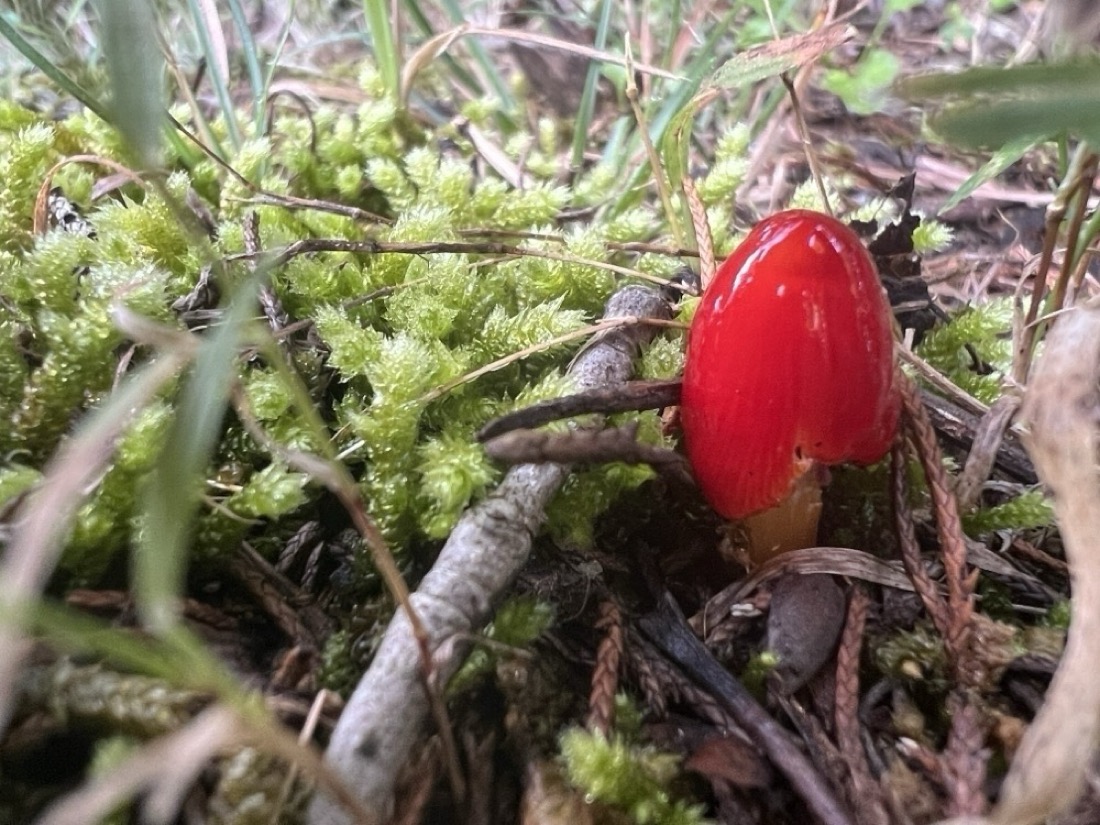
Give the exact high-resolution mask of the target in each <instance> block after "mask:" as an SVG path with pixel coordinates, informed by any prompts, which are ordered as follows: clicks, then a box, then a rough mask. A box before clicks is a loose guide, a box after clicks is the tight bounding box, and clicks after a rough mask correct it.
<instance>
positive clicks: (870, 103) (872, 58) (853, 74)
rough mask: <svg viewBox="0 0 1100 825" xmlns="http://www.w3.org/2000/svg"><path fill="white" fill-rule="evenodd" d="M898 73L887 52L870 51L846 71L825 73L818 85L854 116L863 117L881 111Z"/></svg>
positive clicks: (895, 63)
mask: <svg viewBox="0 0 1100 825" xmlns="http://www.w3.org/2000/svg"><path fill="white" fill-rule="evenodd" d="M900 69H901V64H900V63H899V62H898V59H897V58H896V57H894V55H892V54H891V53H890V52H888V51H885V50H883V49H870V50H868V51H867V52H865V53H864V55H863V57H861V58H860V59H859V62H857V63H856V64H855V65H854V66H852V67H851V69H850V70H847V71H845V70H843V69H830V70H829V71H827V72H826V73H825V77H824V78H823V79H822V82H821V85H822V86H823V87H824V88H825V89H827V90H828V91H830V92H832V93H833V94H835V95H836V96H837V97H839V98H840V99H841V100H843V101H844V105H845V106H847V107H848V108H849V109H850V110H851V111H852V112H854V113H855V114H859V115H867V114H871V113H872V112H877V111H878V110H879V109H880V108H881V107H882V103H883V101H884V100H885V98H886V89H887V88H888V87H889V86H890V84H891V83H893V82H894V79H895V78H896V77H897V76H898V72H899V71H900Z"/></svg>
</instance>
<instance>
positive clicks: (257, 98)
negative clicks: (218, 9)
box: [229, 0, 267, 135]
mask: <svg viewBox="0 0 1100 825" xmlns="http://www.w3.org/2000/svg"><path fill="white" fill-rule="evenodd" d="M229 13H230V15H231V16H232V17H233V25H234V26H235V27H236V29H237V36H238V37H239V38H240V41H241V51H242V53H243V54H244V65H245V70H246V71H247V72H248V82H249V85H250V86H251V87H252V127H253V134H255V135H262V134H263V133H264V131H265V129H264V121H265V119H266V117H267V105H266V98H267V84H266V83H265V82H264V73H263V70H262V69H261V68H260V59H259V56H258V55H257V53H256V40H255V39H254V38H253V37H252V30H251V28H250V27H249V25H248V17H247V16H246V15H245V13H244V9H243V8H242V7H241V0H229Z"/></svg>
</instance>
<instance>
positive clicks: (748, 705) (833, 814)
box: [639, 594, 852, 825]
mask: <svg viewBox="0 0 1100 825" xmlns="http://www.w3.org/2000/svg"><path fill="white" fill-rule="evenodd" d="M639 626H640V627H641V629H642V631H643V632H644V633H645V634H646V635H647V636H648V637H649V639H650V640H651V641H652V642H653V643H654V644H655V645H656V646H657V647H658V648H660V649H661V650H662V651H664V653H665V654H666V655H667V656H669V658H671V659H672V660H673V661H674V662H675V663H676V664H677V665H678V666H680V667H681V668H683V669H684V670H685V671H686V672H687V674H688V675H689V676H690V677H691V678H692V679H693V680H694V681H695V682H697V683H698V684H700V685H703V686H705V687H706V689H707V690H708V691H709V692H710V693H711V694H712V695H713V696H714V698H715V699H717V700H718V701H719V702H720V703H721V704H722V706H723V708H725V710H726V711H727V712H729V714H730V715H731V716H733V717H734V719H736V720H737V722H738V724H739V725H740V726H741V727H742V728H744V730H745V731H746V732H747V733H749V734H750V736H752V737H753V739H754V741H756V742H757V743H758V744H759V746H760V748H761V749H762V750H763V751H764V752H765V753H766V754H767V756H768V758H769V759H770V760H771V761H772V763H773V764H774V765H775V766H776V767H777V768H778V769H779V770H780V771H782V773H783V775H784V776H786V777H787V780H788V781H789V782H790V783H791V787H793V788H794V789H795V791H796V792H797V793H798V794H799V795H800V796H801V797H802V799H803V800H804V801H805V802H806V805H807V807H808V808H809V809H810V811H811V812H812V813H813V814H814V815H815V816H816V817H817V818H818V819H819V820H821V822H822V823H825V825H851V822H852V818H851V816H850V814H849V813H848V812H847V811H846V810H844V807H843V806H842V805H841V803H840V801H839V800H838V799H837V798H836V796H835V794H834V793H833V791H832V789H830V788H829V787H828V785H827V784H826V783H825V781H824V780H823V779H822V777H821V775H820V774H819V773H818V772H817V771H816V770H814V767H813V765H812V764H811V763H810V762H809V760H808V759H807V758H806V756H805V754H803V753H802V751H801V750H800V749H799V748H798V746H797V745H796V744H795V743H794V742H793V741H792V740H791V737H790V734H789V733H787V731H785V730H784V729H783V728H782V727H781V726H780V725H779V723H778V722H776V721H775V720H774V719H773V718H772V717H771V716H770V715H769V714H768V712H767V711H766V710H764V708H762V707H761V706H760V705H759V704H758V703H757V701H756V700H755V699H754V698H753V697H752V695H751V694H750V693H749V692H748V691H747V690H746V689H745V688H744V686H743V685H742V684H741V683H740V682H738V681H737V680H736V679H734V678H733V676H732V675H730V673H729V671H728V670H726V669H725V668H724V667H722V665H721V664H719V663H718V661H717V660H715V658H714V657H713V656H712V655H711V653H710V651H708V650H707V649H706V648H705V647H704V646H703V643H702V642H701V641H699V639H698V638H696V636H695V635H694V634H693V633H692V632H691V630H690V629H689V628H688V625H687V622H686V621H685V620H684V617H683V615H682V614H681V613H680V610H679V608H678V607H677V606H676V605H675V603H674V602H673V601H672V599H671V596H669V595H668V594H665V596H664V598H663V599H661V600H660V601H659V602H658V611H657V612H655V613H650V614H648V615H646V616H644V617H642V619H640V620H639Z"/></svg>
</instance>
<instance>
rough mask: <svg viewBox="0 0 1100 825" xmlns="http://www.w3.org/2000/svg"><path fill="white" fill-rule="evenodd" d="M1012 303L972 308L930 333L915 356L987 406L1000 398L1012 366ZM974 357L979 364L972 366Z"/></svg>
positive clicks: (1007, 300)
mask: <svg viewBox="0 0 1100 825" xmlns="http://www.w3.org/2000/svg"><path fill="white" fill-rule="evenodd" d="M1011 329H1012V301H1011V299H1009V298H1003V299H998V300H993V301H989V302H988V303H985V304H981V305H977V306H971V307H968V308H967V309H964V310H963V311H962V312H959V313H958V314H957V315H955V316H954V317H953V318H952V319H951V320H950V321H949V322H948V323H946V324H944V325H943V326H941V327H937V328H936V329H934V330H932V331H931V332H930V333H928V335H926V336H925V337H924V339H923V340H922V341H921V343H920V346H919V347H917V354H918V355H920V356H921V357H922V358H924V359H925V360H926V361H928V363H930V364H932V366H934V367H935V368H936V369H938V370H940V371H941V372H943V374H944V375H946V376H947V377H948V378H950V379H951V380H952V381H953V382H954V383H955V384H957V385H958V386H959V387H961V388H962V389H964V390H966V391H967V392H968V393H970V394H971V395H973V396H974V397H975V398H977V399H978V400H980V401H983V402H985V403H986V404H991V403H993V402H994V401H996V400H997V399H998V398H999V397H1000V395H1001V382H1002V381H1003V379H1004V376H1005V374H1006V373H1007V372H1008V370H1009V369H1010V367H1011V365H1012V340H1011V337H1010V336H1009V334H1008V332H1007V330H1011ZM974 354H977V357H978V358H979V359H980V362H981V363H975V361H974Z"/></svg>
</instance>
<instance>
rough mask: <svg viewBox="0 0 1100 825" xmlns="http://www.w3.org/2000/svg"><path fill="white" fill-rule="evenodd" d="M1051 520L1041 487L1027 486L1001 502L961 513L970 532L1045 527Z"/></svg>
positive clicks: (1052, 511)
mask: <svg viewBox="0 0 1100 825" xmlns="http://www.w3.org/2000/svg"><path fill="white" fill-rule="evenodd" d="M1053 523H1054V509H1053V508H1052V507H1051V505H1050V502H1049V501H1048V500H1047V498H1046V496H1044V495H1043V493H1042V491H1041V490H1028V491H1027V492H1025V493H1021V494H1020V495H1018V496H1016V497H1015V498H1011V499H1009V500H1008V501H1005V502H1002V503H1001V504H997V505H994V506H992V507H983V508H981V509H979V510H977V511H975V512H973V513H968V514H967V515H965V516H963V527H964V529H965V530H966V532H967V533H968V534H970V535H972V536H973V535H978V534H979V533H988V532H992V531H994V530H1024V529H1027V528H1033V527H1048V526H1050V525H1051V524H1053Z"/></svg>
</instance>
